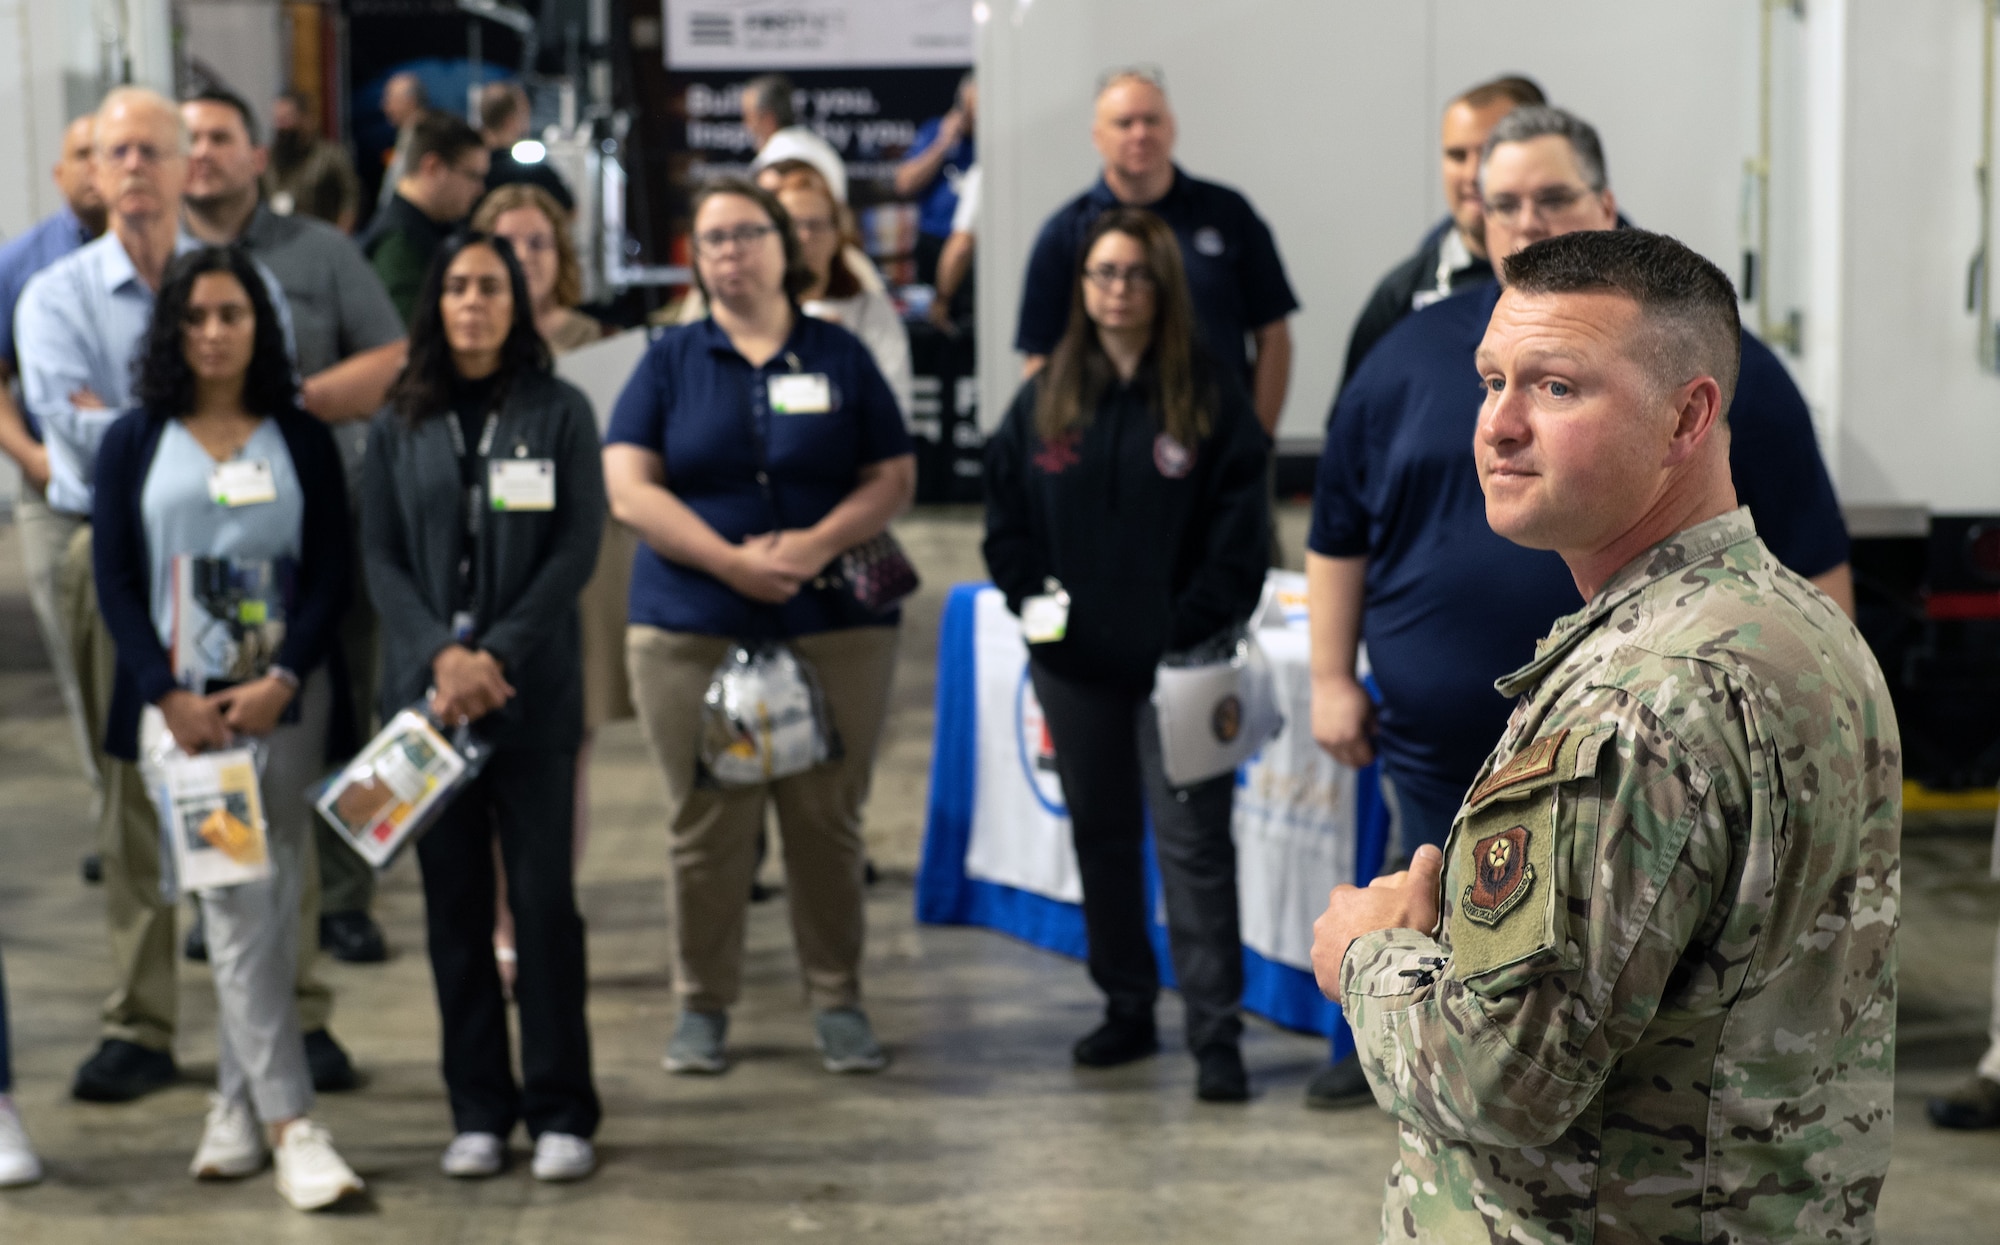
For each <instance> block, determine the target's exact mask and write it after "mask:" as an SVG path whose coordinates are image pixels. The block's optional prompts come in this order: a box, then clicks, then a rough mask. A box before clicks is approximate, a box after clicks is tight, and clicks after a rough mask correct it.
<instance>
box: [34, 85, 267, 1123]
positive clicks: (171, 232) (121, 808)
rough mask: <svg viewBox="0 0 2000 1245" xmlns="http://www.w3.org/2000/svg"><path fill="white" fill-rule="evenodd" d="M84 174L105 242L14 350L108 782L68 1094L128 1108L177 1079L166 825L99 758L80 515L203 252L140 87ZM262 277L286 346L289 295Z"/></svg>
mask: <svg viewBox="0 0 2000 1245" xmlns="http://www.w3.org/2000/svg"><path fill="white" fill-rule="evenodd" d="M91 167H92V174H93V177H94V180H95V184H96V189H97V194H98V196H99V198H100V199H101V200H102V201H103V203H104V207H105V213H106V220H107V225H108V227H107V228H106V230H105V232H104V235H103V236H102V237H100V238H98V239H97V240H96V241H94V242H92V243H90V244H89V245H87V246H84V247H82V248H80V249H78V250H76V251H74V252H72V253H70V254H69V255H67V256H65V257H63V258H62V259H59V260H57V261H56V262H55V263H53V264H51V265H49V266H48V267H47V268H44V269H43V270H42V271H40V272H38V273H36V274H35V275H34V276H33V277H32V278H30V279H29V281H28V284H27V288H26V289H24V290H23V291H22V292H21V301H20V303H19V305H18V306H17V307H16V308H15V311H14V340H15V347H16V349H17V350H18V352H19V356H20V368H21V394H22V399H23V403H24V405H25V406H26V408H27V411H28V414H29V415H30V416H32V417H33V418H35V419H36V420H38V421H39V422H40V424H41V427H42V431H43V436H44V441H45V443H46V445H47V446H48V453H49V484H48V494H47V495H48V504H49V508H50V509H51V510H52V511H54V512H56V513H57V514H58V515H60V516H62V518H63V520H64V521H65V522H66V523H68V524H69V525H70V526H71V529H72V531H73V535H72V536H71V539H70V543H69V547H68V549H67V550H66V552H65V556H64V561H63V566H62V569H61V572H60V574H59V577H58V589H59V591H58V596H59V611H58V612H59V615H60V621H61V624H62V630H63V634H64V638H65V639H66V640H67V642H68V646H69V650H70V653H71V659H72V661H73V663H74V665H75V669H76V672H77V680H78V683H79V686H80V690H81V694H82V700H83V704H84V712H85V717H86V719H87V721H88V725H89V730H90V743H91V745H92V747H93V750H95V752H96V754H97V755H96V761H97V769H98V772H99V773H100V774H101V775H103V781H104V800H103V811H102V815H101V816H100V817H99V820H98V847H99V851H100V853H101V854H102V857H103V870H104V899H105V907H106V910H107V914H108V916H109V918H110V926H111V952H112V961H113V964H114V968H115V973H116V977H117V985H116V986H115V988H114V989H113V990H112V993H111V996H110V997H109V998H108V999H107V1000H105V1004H104V1010H103V1020H104V1040H103V1043H102V1044H101V1045H100V1046H99V1047H98V1049H97V1051H96V1052H95V1053H94V1054H93V1055H91V1057H90V1058H89V1059H88V1060H86V1061H85V1062H84V1064H83V1066H82V1067H81V1068H79V1069H77V1075H76V1082H75V1085H74V1087H73V1092H74V1093H75V1095H76V1096H77V1097H79V1098H83V1099H88V1100H93V1101H106V1102H123V1101H127V1100H130V1099H133V1098H137V1097H139V1096H141V1095H142V1094H146V1093H150V1092H152V1091H153V1090H155V1089H159V1088H161V1087H162V1086H165V1085H167V1084H170V1083H171V1082H172V1081H173V1079H174V1077H175V1075H176V1073H175V1068H174V1059H173V1054H172V1050H171V1047H172V1043H173V1033H174V1013H175V1004H176V995H177V987H176V985H175V981H174V964H173V945H174V911H173V906H172V905H171V904H166V903H163V902H161V899H160V855H159V854H160V835H159V818H158V816H157V815H156V814H155V813H154V811H153V805H152V801H151V799H149V798H148V796H147V794H146V790H145V785H144V783H143V782H142V781H141V780H140V778H139V771H138V767H137V766H135V765H132V764H130V763H128V762H123V761H116V760H114V759H112V758H110V757H107V756H105V755H104V754H103V751H102V744H103V739H104V723H105V721H106V717H107V713H108V710H109V705H110V700H111V684H112V675H113V672H114V669H115V661H116V652H115V648H114V646H113V644H112V640H111V635H110V632H109V631H108V630H107V629H106V628H105V625H104V621H103V619H102V618H101V617H100V616H99V614H98V609H97V594H96V592H95V590H94V586H93V583H92V576H91V541H90V523H89V515H90V510H91V503H92V488H93V485H94V482H95V476H96V471H95V467H96V461H97V448H98V444H99V442H101V441H102V440H103V438H104V433H105V431H106V430H107V429H108V428H109V427H110V426H111V424H112V423H113V422H114V421H115V420H116V419H117V418H118V416H119V415H120V414H122V413H123V412H124V411H125V410H126V409H127V408H128V407H130V406H131V405H132V359H133V356H135V355H136V354H137V353H138V352H139V350H140V348H141V345H142V343H143V342H144V340H145V336H146V330H147V327H148V325H149V324H150V323H151V321H152V317H153V298H154V294H155V293H156V292H157V291H158V289H159V287H160V281H161V279H162V277H163V276H164V275H165V273H166V268H167V264H168V263H169V262H170V261H171V260H172V259H173V257H174V256H175V255H177V254H179V253H181V252H182V251H187V250H192V249H193V248H194V247H195V246H196V245H197V244H196V242H195V240H194V239H193V238H192V237H190V236H188V235H187V234H185V233H183V232H182V230H181V227H180V214H181V194H182V191H183V190H184V189H185V187H186V185H187V176H188V137H187V130H186V129H185V127H184V126H183V125H182V124H181V114H180V109H179V107H178V106H177V105H176V104H175V103H174V102H173V101H172V100H169V99H168V98H166V97H165V96H164V95H161V94H159V93H158V92H156V91H151V90H147V89H145V88H143V87H119V88H118V89H117V90H114V91H112V92H111V93H110V94H109V95H107V96H105V97H104V102H103V103H102V104H101V105H100V106H99V107H98V110H97V115H96V120H95V125H94V128H93V130H92V135H91ZM264 275H265V278H266V281H265V283H266V286H267V288H268V289H269V290H270V293H271V301H272V305H273V306H274V307H275V308H276V309H277V311H278V316H279V319H280V321H281V327H282V329H283V331H284V335H285V340H286V343H287V345H288V346H289V345H290V343H291V341H292V330H291V319H290V315H289V312H288V310H287V309H286V303H285V297H284V293H283V291H282V290H280V289H279V287H278V284H277V282H276V280H275V279H272V278H271V277H270V274H269V273H265V274H264Z"/></svg>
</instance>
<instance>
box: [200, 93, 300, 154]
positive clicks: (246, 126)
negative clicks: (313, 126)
mask: <svg viewBox="0 0 2000 1245" xmlns="http://www.w3.org/2000/svg"><path fill="white" fill-rule="evenodd" d="M181 102H182V103H183V104H221V105H222V106H223V107H225V108H234V109H235V110H236V115H237V116H239V117H241V118H243V136H244V137H245V138H247V139H249V140H250V145H251V146H252V147H255V146H256V145H257V118H256V117H255V116H253V115H252V114H251V112H250V105H249V104H246V103H244V102H243V97H242V96H241V95H238V94H237V93H236V92H234V91H232V90H230V89H229V88H228V87H224V86H205V87H203V88H202V89H201V90H199V91H196V92H194V93H193V94H191V95H188V96H186V97H185V98H183V99H182V100H181ZM299 111H301V112H304V111H305V109H304V108H300V110H299Z"/></svg>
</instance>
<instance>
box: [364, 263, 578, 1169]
mask: <svg viewBox="0 0 2000 1245" xmlns="http://www.w3.org/2000/svg"><path fill="white" fill-rule="evenodd" d="M533 309H534V303H533V299H532V298H531V296H530V295H529V293H528V284H527V279H526V278H525V277H524V276H522V274H521V267H520V265H519V264H517V263H516V262H515V261H514V252H513V248H512V247H511V246H510V245H508V244H507V243H506V242H505V241H503V240H501V239H498V238H494V237H492V236H490V235H487V234H482V233H467V234H460V235H458V236H456V237H454V238H452V239H451V240H449V241H447V242H446V243H445V244H444V246H443V248H442V249H441V250H440V251H439V252H438V256H437V259H436V260H435V261H434V262H433V263H432V265H431V270H430V273H429V275H427V276H426V277H425V278H424V285H423V289H422V292H421V293H420V295H419V297H418V300H417V308H416V317H415V319H414V320H413V321H412V322H411V325H410V360H409V363H408V364H407V365H406V366H405V367H404V369H403V374H402V375H401V376H400V377H398V378H397V380H396V384H395V386H394V387H393V388H392V389H391V390H390V391H389V406H390V409H388V410H386V411H384V412H383V413H382V414H381V415H379V416H377V417H376V420H375V423H374V426H373V427H371V428H370V429H369V437H368V455H367V458H366V460H365V471H364V474H363V476H362V494H361V495H362V499H363V502H364V504H365V506H366V509H365V510H364V511H363V514H362V529H361V539H362V554H363V562H364V564H365V566H366V567H367V571H368V590H369V594H370V595H371V596H372V597H373V598H374V600H375V608H376V610H377V611H378V612H379V613H380V614H381V616H382V692H381V702H380V707H381V711H382V717H383V718H384V719H387V718H389V717H390V716H391V715H393V714H395V713H396V712H397V711H398V710H400V709H402V708H404V707H406V706H408V705H410V704H412V703H414V702H416V701H418V700H419V699H424V700H427V701H428V704H429V708H430V711H431V713H432V715H433V716H435V717H436V718H437V719H438V720H439V721H440V722H443V723H444V724H446V725H447V726H456V725H460V724H464V723H468V722H469V723H471V724H472V727H473V730H474V731H475V732H476V733H477V734H478V735H479V736H480V737H481V738H482V739H483V740H484V741H485V742H486V743H487V744H488V745H489V746H490V747H491V748H492V750H493V751H492V754H491V756H490V758H489V759H488V761H487V763H486V766H485V768H484V769H483V770H481V771H480V773H479V776H478V777H477V778H476V779H475V780H474V781H473V782H472V783H471V784H470V785H469V786H467V787H466V788H465V789H464V790H463V791H460V792H459V793H457V794H456V795H455V796H454V797H453V799H452V802H451V803H450V804H449V805H447V806H446V808H445V809H444V812H443V813H442V815H441V816H440V817H439V818H438V821H437V823H436V824H435V825H434V826H432V827H431V829H430V831H429V832H428V833H427V834H425V835H424V837H423V838H422V839H421V840H419V841H418V843H417V863H418V864H419V866H420V867H421V868H422V871H423V882H424V917H425V924H426V929H427V931H428V933H429V938H430V953H431V974H432V976H433V977H434V978H435V980H436V985H437V997H438V1011H439V1013H440V1016H441V1019H442V1022H443V1025H442V1027H443V1030H444V1034H443V1036H444V1081H445V1088H446V1090H447V1091H448V1093H449V1095H450V1099H451V1114H452V1123H453V1126H454V1129H455V1136H454V1137H453V1139H452V1141H451V1143H450V1145H448V1146H447V1147H446V1148H445V1151H444V1156H443V1159H442V1160H441V1162H440V1166H441V1167H442V1168H443V1170H444V1172H445V1174H446V1175H448V1176H455V1177H460V1178H468V1179H477V1178H483V1177H487V1176H493V1175H497V1174H498V1173H499V1172H500V1170H501V1169H502V1168H503V1167H505V1166H506V1161H507V1137H508V1135H509V1134H510V1133H512V1132H513V1131H514V1125H515V1124H517V1123H526V1125H527V1127H528V1132H529V1135H530V1136H532V1137H533V1138H534V1142H535V1154H534V1162H533V1166H532V1169H531V1170H532V1171H533V1174H534V1175H535V1177H536V1178H537V1179H539V1180H578V1179H581V1178H583V1177H585V1176H588V1175H589V1174H590V1173H591V1172H592V1171H593V1170H594V1169H595V1167H596V1161H597V1159H596V1151H595V1149H594V1148H593V1146H592V1143H591V1137H592V1136H593V1134H595V1132H596V1131H597V1124H598V1120H599V1118H600V1109H599V1104H598V1098H597V1090H596V1088H595V1087H594V1086H593V1084H592V1081H591V1068H590V1031H589V1029H588V1027H587V1026H586V1024H585V1021H584V982H585V979H586V975H585V967H584V931H583V918H582V916H581V915H579V914H578V912H577V907H576V888H575V885H574V881H573V876H572V868H573V866H572V857H571V852H572V850H573V844H574V841H575V836H574V834H573V833H572V830H571V825H570V817H571V813H572V810H573V809H574V808H575V795H574V784H575V781H576V752H577V747H578V744H579V743H580V741H581V738H582V735H583V693H582V688H581V683H582V680H581V678H580V677H579V675H580V673H581V662H580V657H579V649H580V644H581V641H580V639H579V638H578V624H577V608H576V600H577V595H578V594H579V593H580V592H582V591H583V585H584V581H586V580H587V579H589V578H590V572H591V568H592V567H593V566H595V565H596V562H597V541H598V537H599V535H600V534H601V533H602V532H603V530H604V475H603V471H602V469H601V468H600V467H599V466H598V453H597V425H596V421H595V420H594V419H593V418H592V416H591V413H590V403H589V400H588V399H586V398H585V397H584V396H583V395H582V394H581V393H578V392H577V391H576V390H575V389H573V388H571V387H570V386H569V385H567V384H565V383H563V382H562V381H560V380H557V379H556V378H555V377H554V376H552V375H551V374H550V372H549V350H548V346H547V345H546V344H544V343H543V341H542V338H541V335H540V334H539V333H537V332H536V331H535V323H534V311H533ZM496 837H497V839H498V841H499V844H500V858H501V859H502V860H503V861H505V863H506V870H507V899H508V904H509V906H510V907H511V908H512V910H513V913H514V924H515V941H516V944H517V946H518V950H519V955H520V966H519V973H518V976H517V979H516V981H515V989H514V993H515V997H516V998H517V999H518V1000H519V1002H520V1024H521V1079H520V1081H518V1082H517V1081H516V1080H515V1078H514V1068H513V1060H512V1057H511V1055H510V1053H509V1039H508V1033H507V1004H506V999H505V996H504V994H503V993H502V989H501V984H500V977H499V973H498V971H497V968H496V965H495V963H494V956H493V945H492V937H493V920H494V888H495V884H496V883H495V878H494V855H493V843H494V841H495V839H496Z"/></svg>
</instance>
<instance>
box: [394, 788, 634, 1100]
mask: <svg viewBox="0 0 2000 1245" xmlns="http://www.w3.org/2000/svg"><path fill="white" fill-rule="evenodd" d="M575 788H576V754H575V753H574V752H542V751H533V750H528V749H521V750H502V751H499V752H496V753H495V754H494V755H493V757H492V758H491V759H490V760H489V761H488V762H487V764H486V768H485V769H484V770H483V771H482V772H481V773H480V775H479V777H478V778H477V779H476V780H474V782H473V783H472V785H471V786H470V787H468V788H467V789H466V790H464V791H462V792H460V793H459V795H458V797H457V798H456V799H455V800H453V801H452V803H451V804H450V805H449V806H447V807H446V809H445V811H444V814H443V816H441V817H440V818H439V819H438V823H437V824H436V825H435V826H432V827H431V829H430V832H429V833H427V834H426V835H424V837H423V838H422V839H419V840H418V841H417V861H418V863H419V864H420V865H421V866H422V868H423V875H424V909H425V921H426V926H427V928H428V931H429V934H430V948H431V974H432V976H433V977H434V978H435V979H436V982H437V996H438V1012H439V1014H440V1018H441V1020H442V1023H443V1029H444V1083H445V1089H446V1091H447V1092H448V1093H449V1095H450V1097H451V1118H452V1124H453V1125H454V1127H455V1128H456V1129H457V1131H459V1132H486V1133H498V1134H499V1135H500V1136H502V1137H505V1136H506V1135H507V1134H508V1133H510V1132H512V1131H513V1130H514V1125H515V1124H516V1123H517V1122H519V1121H522V1120H525V1121H526V1122H527V1125H528V1133H529V1135H530V1136H535V1137H539V1136H540V1135H541V1134H543V1133H545V1132H556V1133H570V1134H573V1135H575V1136H578V1137H589V1136H591V1135H592V1134H593V1133H595V1132H596V1131H597V1124H598V1120H599V1118H600V1116H601V1114H602V1112H601V1110H600V1108H599V1106H598V1101H597V1091H596V1089H595V1088H593V1087H592V1084H591V1076H590V1030H589V1027H588V1025H587V1024H586V1023H585V1020H584V1014H583V1000H584V982H585V979H586V974H585V967H584V940H583V917H582V915H581V914H580V913H579V912H578V911H577V907H576V886H575V880H574V878H573V877H572V870H571V863H570V862H571V851H572V847H571V842H572V839H573V837H574V827H573V826H572V817H573V815H574V811H575ZM495 836H498V838H499V841H500V856H501V859H502V861H503V862H504V863H505V864H506V867H507V902H508V904H509V906H511V907H512V908H513V910H514V946H515V950H516V953H517V954H518V955H519V956H520V960H519V965H518V971H517V972H516V974H515V978H514V997H515V1000H516V1001H517V1002H518V1003H519V1005H520V1014H521V1074H522V1083H521V1084H519V1085H517V1084H515V1081H514V1069H513V1062H512V1059H511V1058H510V1056H509V1052H508V1037H507V1001H506V998H505V997H504V996H503V995H502V993H501V990H500V971H499V969H498V967H497V966H496V965H495V964H494V962H493V908H494V902H493V896H494V887H495V882H494V877H493V840H494V838H495Z"/></svg>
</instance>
